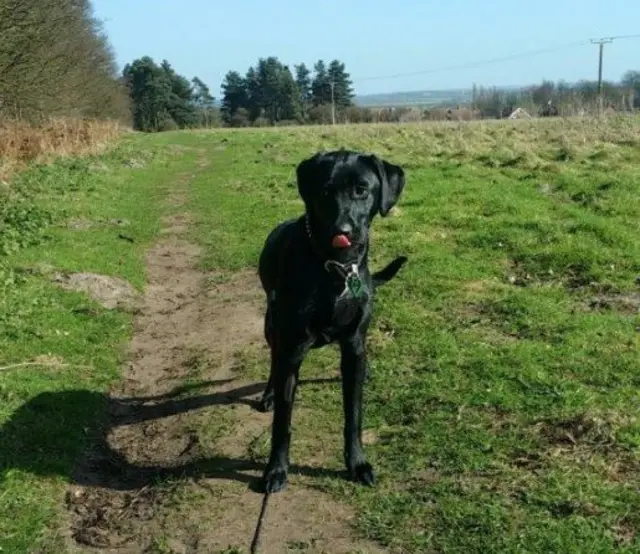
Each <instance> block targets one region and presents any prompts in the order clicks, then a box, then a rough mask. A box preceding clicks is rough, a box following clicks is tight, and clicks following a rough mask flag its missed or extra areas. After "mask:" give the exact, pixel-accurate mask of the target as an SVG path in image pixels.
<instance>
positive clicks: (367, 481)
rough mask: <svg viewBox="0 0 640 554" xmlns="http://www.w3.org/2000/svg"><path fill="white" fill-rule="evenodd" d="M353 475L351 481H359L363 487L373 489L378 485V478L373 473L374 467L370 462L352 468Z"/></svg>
mask: <svg viewBox="0 0 640 554" xmlns="http://www.w3.org/2000/svg"><path fill="white" fill-rule="evenodd" d="M349 473H350V474H351V479H352V480H353V481H357V482H358V483H360V484H361V485H366V486H367V487H373V486H374V485H375V484H376V477H375V474H374V472H373V467H371V464H370V463H368V462H362V463H360V464H358V465H356V466H355V467H354V468H352V469H351V470H350V472H349Z"/></svg>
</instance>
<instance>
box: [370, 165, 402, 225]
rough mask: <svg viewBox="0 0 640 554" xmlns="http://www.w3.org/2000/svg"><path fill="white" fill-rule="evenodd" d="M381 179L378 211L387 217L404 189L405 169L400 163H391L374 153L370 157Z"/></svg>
mask: <svg viewBox="0 0 640 554" xmlns="http://www.w3.org/2000/svg"><path fill="white" fill-rule="evenodd" d="M369 158H370V160H371V162H372V163H373V166H374V167H375V170H376V173H377V174H378V178H379V179H380V195H379V200H378V212H379V213H380V215H381V216H382V217H385V216H386V215H387V214H388V213H389V211H390V210H391V208H393V207H394V206H395V205H396V202H397V201H398V199H399V198H400V194H402V190H403V189H404V181H405V179H404V170H403V169H402V168H401V167H400V166H399V165H394V164H390V163H389V162H385V161H384V160H381V159H380V158H378V156H376V155H374V154H372V155H371V156H370V157H369Z"/></svg>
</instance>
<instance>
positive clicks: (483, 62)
mask: <svg viewBox="0 0 640 554" xmlns="http://www.w3.org/2000/svg"><path fill="white" fill-rule="evenodd" d="M632 38H640V34H638V35H618V36H614V37H604V38H603V39H601V40H604V39H606V40H609V39H610V40H619V39H632ZM592 42H593V39H591V40H580V41H575V42H569V43H566V44H561V45H557V46H551V47H547V48H540V49H537V50H529V51H526V52H518V53H514V54H509V55H507V56H500V57H497V58H489V59H486V60H478V61H475V62H468V63H464V64H459V65H450V66H443V67H434V68H432V69H424V70H421V71H412V72H410V73H395V74H391V75H378V76H372V77H362V78H359V79H358V78H354V79H353V80H354V82H362V81H379V80H383V79H398V78H401V77H414V76H416V75H429V74H432V73H439V72H443V71H455V70H460V69H473V68H476V67H482V66H484V65H490V64H495V63H501V62H505V61H511V60H517V59H520V58H528V57H531V56H537V55H540V54H549V53H553V52H558V51H560V50H566V49H569V48H575V47H577V46H585V45H588V44H590V43H592Z"/></svg>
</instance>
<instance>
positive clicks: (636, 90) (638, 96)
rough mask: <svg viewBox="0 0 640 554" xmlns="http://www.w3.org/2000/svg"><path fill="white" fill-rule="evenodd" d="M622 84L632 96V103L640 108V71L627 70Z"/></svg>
mask: <svg viewBox="0 0 640 554" xmlns="http://www.w3.org/2000/svg"><path fill="white" fill-rule="evenodd" d="M622 86H623V87H625V88H626V89H627V90H628V91H629V93H630V94H631V96H632V99H631V105H632V106H633V107H634V108H640V71H627V72H626V73H625V74H624V75H623V76H622Z"/></svg>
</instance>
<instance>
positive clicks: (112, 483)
mask: <svg viewBox="0 0 640 554" xmlns="http://www.w3.org/2000/svg"><path fill="white" fill-rule="evenodd" d="M336 381H338V379H336V378H333V379H307V380H301V381H300V385H301V386H304V385H305V384H312V383H316V384H321V383H331V382H336ZM229 382H230V380H226V381H207V382H203V383H198V384H194V385H189V386H184V387H180V388H178V389H175V390H173V391H172V392H170V393H168V394H165V395H160V396H154V397H139V398H112V397H109V396H107V395H105V394H101V393H98V392H94V391H90V390H86V389H73V390H65V391H59V392H43V393H40V394H38V395H36V396H34V397H33V398H31V399H30V400H28V401H27V402H25V403H24V404H22V406H20V407H19V408H18V409H17V410H16V411H15V412H14V413H13V414H12V415H11V417H10V418H9V419H8V420H7V421H6V422H5V423H4V424H3V425H2V427H1V428H0V482H2V480H4V479H5V477H6V475H7V474H8V473H9V472H11V470H19V471H22V472H28V473H31V474H33V475H37V476H43V477H56V476H60V477H63V478H65V479H68V480H69V481H70V482H72V483H75V484H78V485H86V486H95V487H101V488H107V489H112V490H122V491H125V490H136V489H141V488H143V487H145V486H148V485H151V484H153V483H155V482H157V481H158V480H164V479H168V478H173V479H176V478H177V479H183V478H189V477H205V478H212V479H227V480H234V481H240V482H243V483H247V484H248V485H249V486H250V488H251V489H252V490H254V491H256V492H258V491H259V487H260V484H259V480H258V479H257V478H256V477H255V476H254V475H253V474H252V473H251V472H253V473H255V471H260V470H262V469H263V464H261V463H258V462H256V461H253V460H250V459H241V458H230V457H223V456H219V457H202V458H194V459H190V460H189V461H188V462H186V463H183V464H178V465H167V466H166V467H165V466H160V465H156V466H140V465H136V464H135V463H131V462H130V461H129V460H127V458H126V457H125V456H124V455H123V454H122V453H120V452H118V451H116V450H114V449H112V448H111V447H110V446H109V444H108V441H107V437H108V435H109V433H110V431H111V430H113V429H114V428H115V427H118V426H122V425H135V424H138V423H142V422H145V421H149V420H154V419H156V420H157V419H161V418H165V417H169V416H173V415H177V414H182V413H186V412H189V411H192V410H197V409H200V408H205V407H210V406H222V405H231V404H247V405H249V406H251V407H253V408H257V401H255V400H253V399H252V398H251V397H252V396H255V395H256V394H259V393H261V392H262V391H263V390H264V387H265V383H254V384H251V385H245V386H241V387H237V388H235V389H232V390H225V391H223V392H212V393H209V394H194V392H195V391H197V390H198V389H203V388H212V387H219V386H222V385H224V384H228V383H229ZM290 472H291V473H292V474H300V475H306V476H310V477H320V476H333V477H335V476H338V475H341V472H338V471H332V470H324V469H321V468H314V467H308V466H300V465H292V466H291V468H290Z"/></svg>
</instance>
